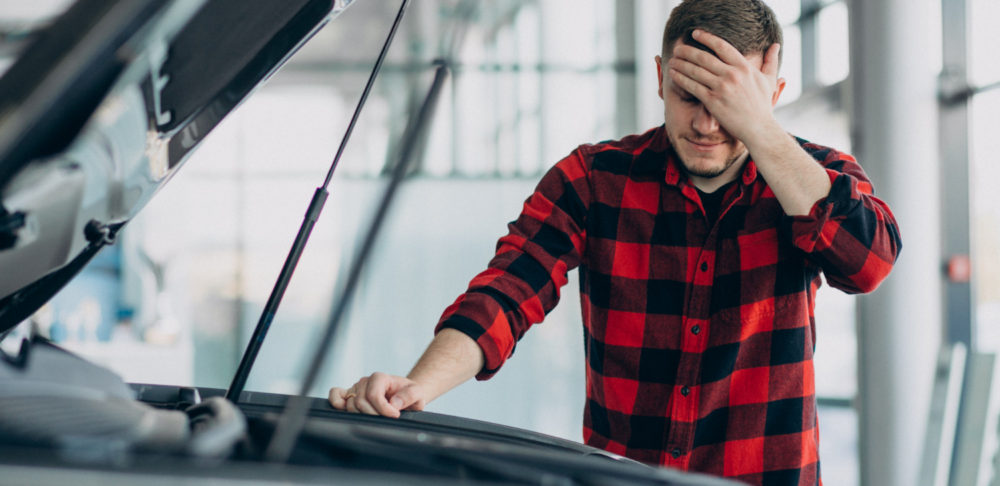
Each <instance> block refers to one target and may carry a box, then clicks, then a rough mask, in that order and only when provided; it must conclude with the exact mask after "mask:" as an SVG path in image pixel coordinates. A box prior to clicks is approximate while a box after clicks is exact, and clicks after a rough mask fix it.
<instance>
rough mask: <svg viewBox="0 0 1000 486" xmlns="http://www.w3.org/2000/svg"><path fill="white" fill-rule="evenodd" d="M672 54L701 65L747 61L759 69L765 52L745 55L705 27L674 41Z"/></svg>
mask: <svg viewBox="0 0 1000 486" xmlns="http://www.w3.org/2000/svg"><path fill="white" fill-rule="evenodd" d="M772 48H773V46H772ZM670 56H671V57H679V58H681V59H685V60H687V61H690V62H694V63H695V64H698V65H701V66H706V65H712V64H715V63H717V62H718V61H721V62H722V63H725V64H728V65H730V66H739V65H741V64H744V63H747V64H749V65H750V66H753V67H756V68H757V69H758V70H759V69H761V68H762V67H763V65H764V56H765V53H764V52H750V53H747V54H746V55H744V54H742V53H740V51H739V50H738V49H736V47H734V46H733V45H732V44H730V43H729V42H727V41H726V40H725V39H723V38H722V37H719V36H717V35H715V34H712V33H711V32H708V31H706V30H703V29H695V30H694V31H693V32H691V34H689V35H686V36H684V37H682V38H680V39H678V40H677V42H674V46H673V50H672V52H670Z"/></svg>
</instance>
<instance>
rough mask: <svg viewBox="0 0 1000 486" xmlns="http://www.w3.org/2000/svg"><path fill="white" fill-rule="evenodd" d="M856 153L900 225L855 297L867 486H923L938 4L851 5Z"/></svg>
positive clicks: (896, 0)
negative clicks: (883, 277)
mask: <svg viewBox="0 0 1000 486" xmlns="http://www.w3.org/2000/svg"><path fill="white" fill-rule="evenodd" d="M848 6H849V10H850V24H851V27H850V28H851V36H850V45H851V109H852V113H851V120H852V122H851V123H852V127H851V132H852V138H853V141H854V151H855V154H856V155H857V156H858V159H859V161H860V162H861V164H862V165H863V166H864V167H865V169H866V171H867V172H868V174H869V175H870V176H871V178H872V180H873V181H874V184H875V188H876V191H877V192H876V195H877V196H879V197H880V198H882V199H883V200H885V201H887V202H888V203H889V204H890V206H891V207H892V209H893V212H894V213H895V215H896V218H897V221H898V222H899V226H900V232H901V234H902V239H903V252H902V254H901V256H900V258H899V261H898V262H897V265H896V268H895V269H894V271H893V274H892V275H891V276H890V277H889V279H888V280H887V281H886V282H885V283H883V284H882V286H881V288H879V289H878V290H877V291H876V292H874V293H872V294H871V295H868V296H864V297H862V298H861V300H860V301H859V316H858V317H859V319H858V327H859V328H858V347H859V349H858V351H859V353H858V359H859V366H858V370H859V371H858V374H859V377H858V384H859V396H858V405H859V414H860V420H859V424H860V434H859V442H860V444H859V445H860V452H861V484H863V485H868V486H873V485H879V486H906V485H913V484H918V481H917V479H918V478H917V471H918V470H919V464H918V461H919V458H920V457H921V451H922V448H923V443H924V431H925V428H926V423H927V417H928V410H929V403H930V394H931V384H932V377H933V373H934V364H935V356H936V354H937V350H938V347H939V346H940V342H941V333H942V324H941V315H942V312H941V309H942V304H941V295H942V282H941V281H942V278H941V275H942V274H941V270H940V254H941V250H940V249H941V217H940V214H941V203H940V201H941V191H940V174H939V158H938V153H939V152H938V144H937V139H938V129H937V117H938V109H937V78H936V76H937V73H936V72H935V71H936V68H937V67H936V66H933V65H932V63H931V62H929V61H928V59H929V58H930V57H931V56H929V55H928V53H930V52H935V51H936V50H937V49H938V45H939V43H940V39H939V38H937V37H935V36H934V35H929V34H928V33H933V32H937V31H938V29H937V28H936V25H935V22H937V17H936V16H935V13H936V12H939V11H940V4H939V3H936V2H934V1H932V0H882V1H877V2H873V1H870V0H869V1H865V0H849V1H848Z"/></svg>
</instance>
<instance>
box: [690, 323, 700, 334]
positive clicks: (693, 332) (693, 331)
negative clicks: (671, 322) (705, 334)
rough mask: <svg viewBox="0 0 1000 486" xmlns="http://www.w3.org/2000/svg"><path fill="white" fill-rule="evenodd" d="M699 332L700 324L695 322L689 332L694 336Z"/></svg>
mask: <svg viewBox="0 0 1000 486" xmlns="http://www.w3.org/2000/svg"><path fill="white" fill-rule="evenodd" d="M699 332H701V326H699V325H697V324H695V325H693V326H691V334H694V335H695V336H697V335H698V333H699Z"/></svg>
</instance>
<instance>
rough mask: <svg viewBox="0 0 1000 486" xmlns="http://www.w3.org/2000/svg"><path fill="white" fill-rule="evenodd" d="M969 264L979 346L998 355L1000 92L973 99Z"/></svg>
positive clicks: (999, 341) (999, 334) (999, 333)
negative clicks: (999, 147)
mask: <svg viewBox="0 0 1000 486" xmlns="http://www.w3.org/2000/svg"><path fill="white" fill-rule="evenodd" d="M971 124H972V126H971V138H972V166H971V167H970V171H971V172H972V173H971V181H972V182H971V188H970V191H971V193H972V247H973V248H972V262H973V270H972V275H973V279H974V280H973V289H974V292H975V295H974V297H973V299H974V301H975V312H976V332H977V339H978V343H977V344H978V345H979V347H980V348H981V349H983V350H987V351H994V352H996V351H1000V191H997V190H996V188H995V187H994V183H995V182H996V181H997V180H998V179H1000V157H998V155H997V150H996V134H997V133H1000V90H993V91H988V92H986V93H983V94H980V95H978V96H976V97H974V98H973V99H972V116H971Z"/></svg>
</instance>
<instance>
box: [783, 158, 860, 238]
mask: <svg viewBox="0 0 1000 486" xmlns="http://www.w3.org/2000/svg"><path fill="white" fill-rule="evenodd" d="M826 172H827V175H829V177H830V193H829V194H828V195H827V196H826V197H824V198H821V199H820V200H818V201H816V203H815V204H813V207H812V208H811V209H810V210H809V214H806V215H802V216H790V217H789V218H788V221H789V226H790V232H791V235H792V241H793V242H794V244H795V246H796V247H798V248H799V249H801V250H802V251H804V252H806V253H812V252H814V251H816V250H817V248H816V247H817V245H818V244H819V243H820V242H821V241H823V240H824V237H823V233H824V230H827V229H831V222H833V221H836V220H838V219H842V218H844V217H845V216H846V215H847V214H849V213H851V212H852V211H854V209H855V208H857V206H858V205H859V204H861V194H860V192H859V191H858V187H857V180H855V179H854V178H853V177H851V176H849V175H847V174H844V173H842V172H838V171H835V170H831V169H826ZM833 229H835V228H833Z"/></svg>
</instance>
